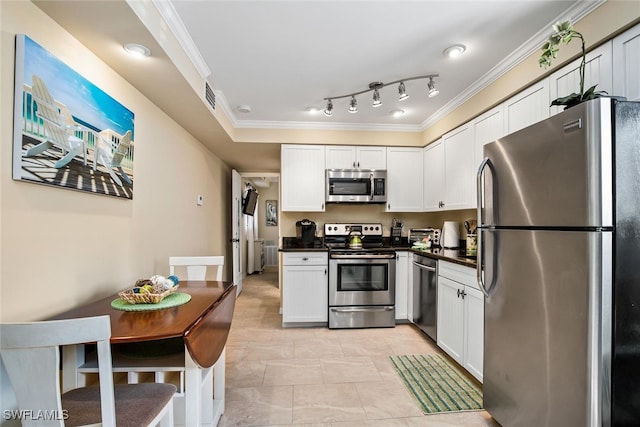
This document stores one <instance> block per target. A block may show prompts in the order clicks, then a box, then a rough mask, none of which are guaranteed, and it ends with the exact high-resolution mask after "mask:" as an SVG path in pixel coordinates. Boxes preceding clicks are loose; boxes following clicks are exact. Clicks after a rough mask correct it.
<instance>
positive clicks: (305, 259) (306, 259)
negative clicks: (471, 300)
mask: <svg viewBox="0 0 640 427" xmlns="http://www.w3.org/2000/svg"><path fill="white" fill-rule="evenodd" d="M302 260H303V261H309V258H307V257H304V258H302ZM458 292H460V291H458Z"/></svg>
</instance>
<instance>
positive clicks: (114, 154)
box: [93, 130, 131, 187]
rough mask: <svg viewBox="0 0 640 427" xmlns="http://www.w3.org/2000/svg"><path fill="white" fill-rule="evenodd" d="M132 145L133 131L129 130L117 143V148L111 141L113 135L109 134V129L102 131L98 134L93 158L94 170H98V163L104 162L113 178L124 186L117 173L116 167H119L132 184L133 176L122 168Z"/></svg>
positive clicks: (125, 178) (123, 177)
mask: <svg viewBox="0 0 640 427" xmlns="http://www.w3.org/2000/svg"><path fill="white" fill-rule="evenodd" d="M130 146H131V131H130V130H128V131H127V132H126V133H125V134H124V135H123V136H122V138H120V141H119V142H118V143H117V145H116V146H115V148H114V147H113V144H112V143H111V137H110V136H109V134H108V132H107V131H102V132H100V133H99V134H98V138H97V139H96V147H95V151H94V158H93V170H96V169H97V167H98V164H102V165H103V166H104V167H105V168H107V171H108V172H109V175H111V179H113V180H114V181H115V183H116V184H118V185H119V186H121V187H122V181H120V178H119V177H118V175H116V173H115V171H114V169H117V170H118V171H119V172H120V175H121V176H122V179H124V180H125V181H126V182H127V183H128V184H131V178H129V176H128V175H127V174H126V173H125V171H124V170H123V169H122V159H124V156H126V155H127V152H128V151H129V147H130Z"/></svg>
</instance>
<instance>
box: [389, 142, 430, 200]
mask: <svg viewBox="0 0 640 427" xmlns="http://www.w3.org/2000/svg"><path fill="white" fill-rule="evenodd" d="M422 168H423V165H422V148H413V147H387V206H386V211H387V212H422V182H423V177H422Z"/></svg>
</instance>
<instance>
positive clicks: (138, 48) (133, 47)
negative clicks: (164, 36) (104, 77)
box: [124, 43, 151, 56]
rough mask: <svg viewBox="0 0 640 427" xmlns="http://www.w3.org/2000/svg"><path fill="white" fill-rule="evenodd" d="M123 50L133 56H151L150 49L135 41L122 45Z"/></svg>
mask: <svg viewBox="0 0 640 427" xmlns="http://www.w3.org/2000/svg"><path fill="white" fill-rule="evenodd" d="M124 50H126V51H127V52H128V53H130V54H131V55H134V56H151V50H150V49H149V48H148V47H146V46H143V45H141V44H137V43H127V44H125V45H124Z"/></svg>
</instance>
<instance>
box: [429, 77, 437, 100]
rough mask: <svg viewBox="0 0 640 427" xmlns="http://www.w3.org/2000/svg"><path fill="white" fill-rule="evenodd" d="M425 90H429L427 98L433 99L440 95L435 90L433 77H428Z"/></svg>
mask: <svg viewBox="0 0 640 427" xmlns="http://www.w3.org/2000/svg"><path fill="white" fill-rule="evenodd" d="M427 88H428V89H429V98H433V97H434V96H437V95H438V94H439V93H440V91H439V90H438V89H436V84H435V82H434V81H433V77H429V83H428V84H427Z"/></svg>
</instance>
